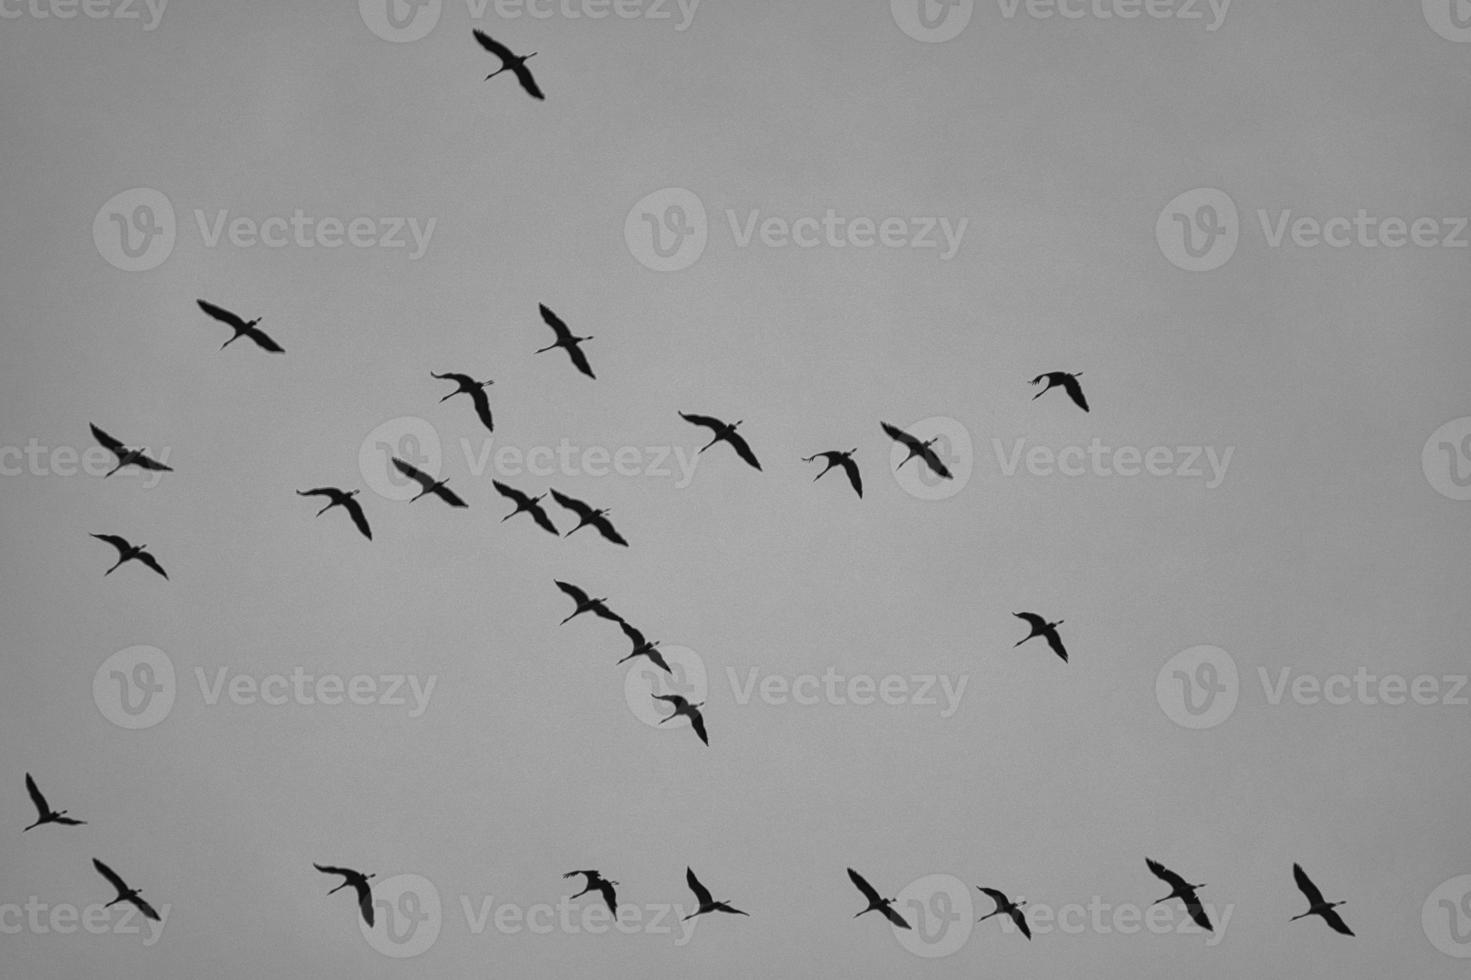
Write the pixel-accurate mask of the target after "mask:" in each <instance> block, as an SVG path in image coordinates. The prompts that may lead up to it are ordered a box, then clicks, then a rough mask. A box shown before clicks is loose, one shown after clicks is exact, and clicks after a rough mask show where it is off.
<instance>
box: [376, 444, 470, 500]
mask: <svg viewBox="0 0 1471 980" xmlns="http://www.w3.org/2000/svg"><path fill="white" fill-rule="evenodd" d="M393 465H394V468H395V469H397V470H398V471H399V472H400V473H402V474H403V475H404V476H406V477H408V478H409V479H410V480H413V481H414V482H415V483H417V484H418V485H419V492H418V493H416V494H414V497H413V500H418V499H419V498H420V497H422V496H424V495H425V494H430V493H432V494H433V495H434V496H436V497H438V498H439V499H440V500H443V501H444V502H445V503H447V504H449V505H450V506H451V507H469V506H470V505H469V504H467V503H465V502H464V501H463V500H461V499H460V498H459V495H458V494H456V493H455V492H454V491H453V490H451V489H450V488H449V487H448V486H447V484H448V483H449V480H447V479H446V480H436V479H434V477H432V476H430V475H429V474H428V473H425V472H424V471H423V470H421V469H418V468H417V467H414V466H411V465H409V464H408V463H405V462H404V461H403V460H401V459H399V458H398V457H397V456H395V457H393ZM413 500H411V501H410V503H412V502H413Z"/></svg>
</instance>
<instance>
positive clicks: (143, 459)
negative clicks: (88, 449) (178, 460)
mask: <svg viewBox="0 0 1471 980" xmlns="http://www.w3.org/2000/svg"><path fill="white" fill-rule="evenodd" d="M87 424H88V426H89V427H90V428H91V429H92V437H93V438H94V439H96V440H97V441H98V442H100V443H102V445H103V447H104V448H105V449H106V450H107V451H108V452H110V453H112V454H113V455H114V456H116V457H117V465H116V466H114V467H113V468H112V469H110V470H108V471H107V472H106V473H104V474H102V478H103V479H104V480H105V479H107V478H108V477H109V476H112V475H113V474H114V473H116V472H117V471H118V470H120V469H122V468H123V467H124V466H136V467H138V468H139V469H140V470H155V471H161V472H164V473H172V472H173V471H174V468H173V467H172V466H165V465H164V464H163V463H160V462H159V461H158V460H156V459H152V458H150V457H149V456H148V450H147V449H129V448H128V447H127V446H124V445H123V444H122V443H121V442H119V441H118V440H116V439H114V438H113V437H112V436H110V435H108V434H107V433H106V432H103V431H102V430H101V429H99V428H97V426H96V425H93V424H92V423H90V422H89V423H87Z"/></svg>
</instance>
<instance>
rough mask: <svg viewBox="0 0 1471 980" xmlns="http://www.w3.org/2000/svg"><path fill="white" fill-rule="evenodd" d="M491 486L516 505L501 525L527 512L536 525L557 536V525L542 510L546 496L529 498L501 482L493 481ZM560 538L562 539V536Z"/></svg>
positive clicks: (502, 519)
mask: <svg viewBox="0 0 1471 980" xmlns="http://www.w3.org/2000/svg"><path fill="white" fill-rule="evenodd" d="M490 484H491V486H493V487H495V489H496V492H497V493H499V494H500V495H501V496H502V497H505V498H507V499H509V500H512V501H515V504H516V509H515V510H513V511H511V512H510V513H509V514H507V515H506V516H505V517H502V518H501V523H503V524H504V523H505V522H506V521H509V520H510V519H511V518H513V517H515V516H516V515H517V514H519V513H521V512H522V511H523V510H524V511H526V513H528V514H530V515H531V519H532V520H534V521H536V523H538V524H540V525H541V526H542V527H543V528H545V529H546V530H547V531H548V532H550V533H551V534H557V527H556V525H555V524H553V523H552V519H551V518H550V517H548V516H547V512H546V511H544V510H542V509H541V504H540V502H539V501H541V500H543V499H545V498H546V494H544V493H543V494H539V495H537V496H535V497H528V496H527V495H526V494H524V493H522V492H521V491H520V490H517V489H516V488H515V487H508V486H506V485H505V484H504V483H502V482H501V481H499V480H491V481H490ZM558 536H559V537H560V535H558Z"/></svg>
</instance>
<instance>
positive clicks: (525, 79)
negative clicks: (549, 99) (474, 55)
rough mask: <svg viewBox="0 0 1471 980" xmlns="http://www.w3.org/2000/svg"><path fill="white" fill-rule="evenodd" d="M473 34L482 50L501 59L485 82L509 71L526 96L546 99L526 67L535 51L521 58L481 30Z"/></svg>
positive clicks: (534, 55)
mask: <svg viewBox="0 0 1471 980" xmlns="http://www.w3.org/2000/svg"><path fill="white" fill-rule="evenodd" d="M474 34H475V40H477V41H479V42H480V46H481V47H482V48H484V49H485V50H487V51H489V52H490V53H491V54H493V55H495V56H496V57H497V58H499V59H501V66H500V67H499V68H497V69H496V70H495V71H493V72H491V73H490V74H489V75H486V76H485V80H486V81H487V82H488V81H490V80H491V79H492V78H494V77H495V76H497V75H499V74H500V73H501V72H503V71H511V72H514V73H515V75H516V80H517V81H518V82H520V83H521V87H522V88H524V89H525V90H526V94H527V95H530V96H531V97H532V98H533V99H545V98H546V96H545V95H543V94H542V91H541V88H540V87H538V86H537V84H536V79H535V78H533V77H531V69H529V68H527V67H526V62H527V61H529V60H530V59H532V58H534V57H536V52H535V51H533V52H531V53H530V54H528V55H525V56H522V55H519V54H516V53H514V52H513V51H512V50H511V49H510V48H508V47H506V46H505V45H504V44H502V43H501V42H499V41H497V40H496V39H495V38H493V37H491V36H490V35H489V34H487V33H485V32H484V31H482V30H476V31H475V32H474Z"/></svg>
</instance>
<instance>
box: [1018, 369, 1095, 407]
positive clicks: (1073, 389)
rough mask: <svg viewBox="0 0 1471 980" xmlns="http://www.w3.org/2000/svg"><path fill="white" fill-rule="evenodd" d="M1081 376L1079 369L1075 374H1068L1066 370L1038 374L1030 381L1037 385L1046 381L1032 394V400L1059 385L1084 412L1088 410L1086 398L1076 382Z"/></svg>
mask: <svg viewBox="0 0 1471 980" xmlns="http://www.w3.org/2000/svg"><path fill="white" fill-rule="evenodd" d="M1082 376H1083V372H1082V371H1079V372H1078V373H1077V374H1068V373H1067V372H1066V371H1049V372H1048V373H1046V374H1039V375H1037V376H1036V377H1035V378H1033V379H1032V382H1031V383H1032V384H1034V385H1039V384H1041V383H1042V382H1044V381H1045V382H1047V387H1046V388H1043V389H1042V390H1041V391H1039V392H1037V393H1036V394H1035V395H1033V396H1032V401H1036V400H1037V399H1038V398H1041V397H1042V396H1043V395H1045V394H1047V393H1048V392H1049V391H1051V390H1052V389H1053V388H1056V387H1059V386H1061V387H1062V390H1063V391H1066V392H1067V393H1068V397H1069V398H1071V399H1072V400H1073V404H1075V405H1077V406H1078V407H1079V408H1081V409H1082V410H1083V411H1085V412H1086V411H1088V399H1086V398H1084V397H1083V388H1082V386H1081V385H1079V384H1078V379H1079V378H1081V377H1082Z"/></svg>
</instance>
